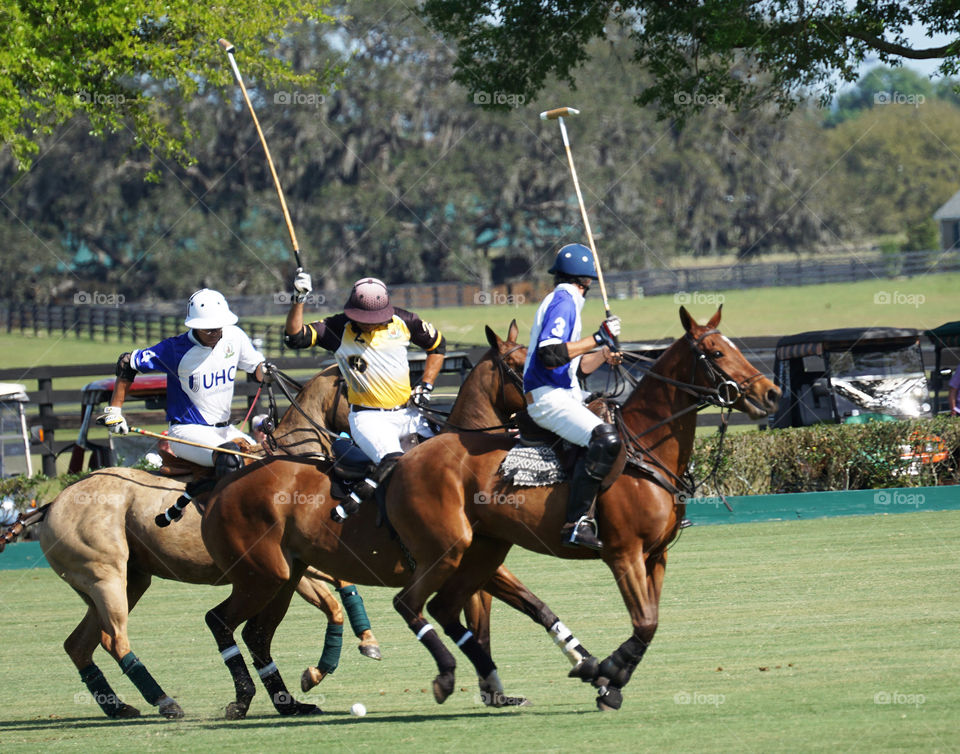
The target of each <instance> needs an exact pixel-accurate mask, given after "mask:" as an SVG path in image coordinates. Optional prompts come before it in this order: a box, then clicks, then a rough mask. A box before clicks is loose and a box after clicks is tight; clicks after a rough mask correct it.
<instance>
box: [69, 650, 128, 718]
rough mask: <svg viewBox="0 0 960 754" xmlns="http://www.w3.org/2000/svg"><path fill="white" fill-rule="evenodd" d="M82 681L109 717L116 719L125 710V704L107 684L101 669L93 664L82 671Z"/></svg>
mask: <svg viewBox="0 0 960 754" xmlns="http://www.w3.org/2000/svg"><path fill="white" fill-rule="evenodd" d="M80 680H81V681H83V684H84V685H85V686H86V687H87V690H88V691H89V692H90V696H92V697H93V701H95V702H96V703H97V704H98V705H100V709H102V710H103V714H105V715H106V716H107V717H116V716H117V715H118V714H119V713H120V711H121V710H122V709H123V708H124V706H125V705H124V703H123V702H122V701H120V699H119V698H118V697H117V695H116V693H115V692H114V690H113V689H112V688H111V686H110V684H109V683H107V679H106V678H104V677H103V673H102V672H100V668H98V667H97V666H96V665H94V664H93V663H90V664H89V665H87V667H85V668H84V669H83V670H81V671H80Z"/></svg>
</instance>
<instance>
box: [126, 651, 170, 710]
mask: <svg viewBox="0 0 960 754" xmlns="http://www.w3.org/2000/svg"><path fill="white" fill-rule="evenodd" d="M120 669H121V670H122V671H123V674H124V675H125V676H127V677H128V678H129V679H130V680H131V681H132V682H133V685H134V686H136V687H137V691H139V692H140V693H141V694H142V695H143V698H144V699H146V700H147V701H148V702H149V703H150V704H153V705H154V706H156V705H158V704H160V701H161V700H162V699H163V698H164V697H165V696H166V694H164V693H163V689H162V688H160V684H159V683H157V682H156V681H155V680H154V679H153V676H152V675H150V671H149V670H147V668H146V667H145V666H144V664H143V663H142V662H140V660H139V658H138V657H137V656H136V655H135V654H134V653H133V652H127V653H126V654H125V655H124V656H123V657H122V658H121V660H120Z"/></svg>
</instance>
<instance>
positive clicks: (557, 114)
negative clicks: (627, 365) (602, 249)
mask: <svg viewBox="0 0 960 754" xmlns="http://www.w3.org/2000/svg"><path fill="white" fill-rule="evenodd" d="M579 114H580V111H579V110H576V109H574V108H572V107H557V108H554V109H553V110H547V111H546V112H542V113H540V120H555V121H557V122H558V123H559V124H560V135H561V136H563V148H564V149H566V151H567V163H568V164H569V165H570V175H572V176H573V187H574V188H575V189H576V191H577V202H579V204H580V216H581V217H582V218H583V227H584V229H586V231H587V241H588V243H589V244H590V252H591V253H592V254H593V264H594V266H595V267H596V268H597V282H599V283H600V295H601V296H602V297H603V309H604V311H605V312H606V317H608V318H609V317H610V302H609V301H608V300H607V286H606V285H604V283H603V270H601V269H600V255H599V254H597V244H596V243H595V242H594V240H593V231H592V230H591V229H590V218H589V217H587V206H586V205H585V204H584V203H583V194H581V193H580V181H579V180H578V179H577V169H576V168H575V167H574V166H573V152H572V151H571V150H570V138H569V137H568V136H567V127H566V125H564V122H563V116H564V115H579ZM614 349H615V350H617V351H619V350H620V339H619V338H614Z"/></svg>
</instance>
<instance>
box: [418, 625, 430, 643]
mask: <svg viewBox="0 0 960 754" xmlns="http://www.w3.org/2000/svg"><path fill="white" fill-rule="evenodd" d="M427 631H433V626H431V625H430V624H429V623H427V624H426V625H425V626H424V627H423V628H421V629H420V630H419V631H418V632H417V641H420V640H421V639H423V637H424V636H426V634H427Z"/></svg>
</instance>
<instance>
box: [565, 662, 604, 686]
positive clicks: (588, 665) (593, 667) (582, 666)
mask: <svg viewBox="0 0 960 754" xmlns="http://www.w3.org/2000/svg"><path fill="white" fill-rule="evenodd" d="M598 675H600V662H599V661H598V660H597V658H596V657H594V656H593V655H590V656H589V657H584V658H583V659H582V660H580V662H578V663H577V664H576V665H574V666H573V667H572V668H570V672H569V673H567V678H579V679H580V680H581V681H583V682H584V683H593V681H595V680H596V678H597V676H598Z"/></svg>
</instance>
